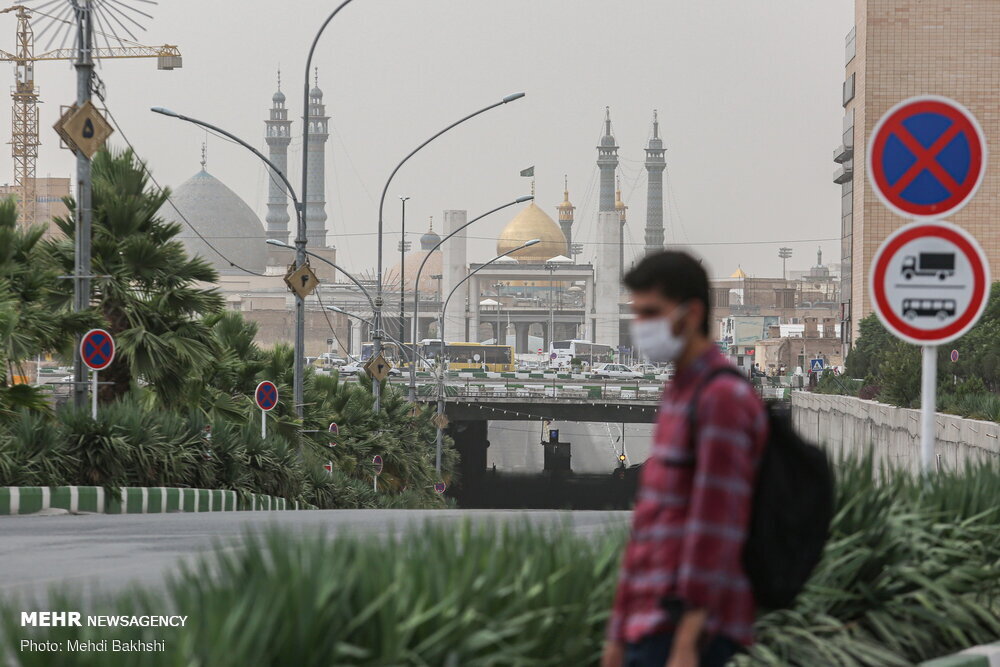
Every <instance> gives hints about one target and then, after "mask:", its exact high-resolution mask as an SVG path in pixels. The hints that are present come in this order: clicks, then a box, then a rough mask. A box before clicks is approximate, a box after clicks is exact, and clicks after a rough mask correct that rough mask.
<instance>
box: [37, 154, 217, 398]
mask: <svg viewBox="0 0 1000 667" xmlns="http://www.w3.org/2000/svg"><path fill="white" fill-rule="evenodd" d="M169 194H170V193H169V191H167V190H157V189H155V188H152V187H150V185H149V179H148V177H147V172H146V167H145V165H144V164H143V163H142V162H140V161H139V160H138V159H137V158H136V157H135V156H134V155H133V154H132V151H131V150H126V151H121V152H109V151H101V152H100V153H98V154H97V155H96V156H95V158H94V163H93V242H92V257H93V272H94V274H96V275H100V276H105V277H102V278H99V279H96V280H95V281H94V292H93V300H94V302H95V305H96V306H97V308H98V310H99V311H100V313H101V315H102V316H103V317H104V319H105V321H106V322H107V328H108V330H109V331H110V332H111V333H112V335H114V337H115V341H116V343H117V346H118V351H117V353H116V356H115V361H114V363H113V364H112V365H111V366H110V367H109V368H108V369H107V370H106V371H103V372H102V373H101V379H102V380H103V381H105V382H109V383H111V384H107V385H104V386H103V387H102V388H101V390H100V397H101V401H102V402H104V403H107V402H110V401H112V400H114V399H116V398H119V397H121V396H123V395H124V394H125V393H126V392H128V391H129V389H130V388H131V387H132V386H134V385H136V384H138V383H139V381H142V382H144V383H146V384H148V385H150V386H151V388H152V389H153V391H154V392H155V393H156V394H157V396H158V398H159V400H160V401H162V403H163V404H164V405H167V406H175V405H180V404H183V403H184V397H183V391H182V388H183V386H184V383H185V379H186V378H188V377H189V376H191V375H199V374H200V373H199V372H198V371H199V369H200V368H201V367H202V366H204V365H205V364H207V363H209V362H210V361H211V359H212V354H213V345H212V341H211V332H210V330H209V328H208V327H207V326H206V325H205V323H204V322H202V321H201V316H204V315H206V314H210V313H214V312H217V311H219V310H221V308H222V306H223V300H222V297H221V295H220V294H219V293H218V292H217V291H216V290H215V289H214V288H210V287H200V286H198V285H197V283H199V282H200V283H212V282H214V281H215V280H216V279H217V278H218V276H217V274H216V272H215V270H214V269H213V268H212V267H211V266H210V265H209V263H208V262H206V261H205V260H203V259H201V258H199V257H194V258H192V257H188V256H187V253H186V252H185V249H184V246H183V245H182V244H181V242H180V241H178V240H177V239H176V238H175V237H176V236H177V234H178V233H179V232H180V229H181V228H180V225H178V224H174V223H168V222H166V221H164V220H163V219H162V218H160V217H159V216H158V215H157V211H159V210H160V207H161V206H163V204H164V203H165V202H166V201H167V199H168V198H169ZM67 204H68V206H69V207H70V211H71V212H72V211H75V208H76V204H75V202H74V201H73V200H67ZM56 224H57V225H58V226H59V228H60V229H61V230H62V231H63V233H64V234H65V235H66V237H67V238H66V239H60V240H58V241H53V242H52V244H51V246H52V248H51V251H52V253H53V255H54V256H56V257H57V258H58V260H59V261H60V263H61V264H62V266H63V269H64V270H66V271H71V269H72V266H73V237H74V233H75V227H74V225H73V223H72V221H71V219H57V220H56Z"/></svg>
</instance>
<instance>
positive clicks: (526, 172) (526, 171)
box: [521, 165, 535, 177]
mask: <svg viewBox="0 0 1000 667" xmlns="http://www.w3.org/2000/svg"><path fill="white" fill-rule="evenodd" d="M521 175H522V176H529V177H531V176H534V175H535V166H534V165H532V166H530V167H528V168H527V169H522V170H521Z"/></svg>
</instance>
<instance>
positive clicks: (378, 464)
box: [372, 454, 382, 475]
mask: <svg viewBox="0 0 1000 667" xmlns="http://www.w3.org/2000/svg"><path fill="white" fill-rule="evenodd" d="M372 465H373V466H375V474H376V475H381V474H382V457H381V456H379V455H378V454H376V455H375V456H374V457H373V458H372Z"/></svg>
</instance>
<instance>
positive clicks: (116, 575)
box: [0, 510, 628, 597]
mask: <svg viewBox="0 0 1000 667" xmlns="http://www.w3.org/2000/svg"><path fill="white" fill-rule="evenodd" d="M462 519H470V520H472V521H476V522H482V521H490V520H493V521H512V520H513V521H516V520H527V521H531V522H533V523H542V524H546V523H549V524H552V525H562V524H563V523H565V522H568V523H569V525H571V526H572V529H573V530H574V531H575V532H577V533H579V534H584V535H586V534H597V533H602V532H604V531H605V530H607V529H609V528H613V527H620V526H622V525H624V524H625V523H626V522H627V520H628V513H627V512H554V511H491V510H482V511H470V510H427V511H421V510H317V511H302V512H292V511H289V512H205V513H200V514H186V513H174V514H145V515H143V514H127V515H103V514H89V515H76V516H71V515H60V516H12V517H8V516H4V517H0V564H2V565H0V596H4V597H7V596H10V595H27V596H35V595H42V594H45V593H46V592H47V591H52V590H66V589H70V588H72V589H78V590H82V591H83V592H84V593H85V594H87V593H95V592H97V591H101V592H113V591H117V590H121V589H123V588H126V587H128V586H129V585H131V584H142V585H151V586H156V585H158V584H160V583H162V582H163V581H164V577H165V575H167V574H168V573H169V572H171V571H172V570H174V569H175V568H176V567H177V566H178V565H179V564H180V563H181V562H183V561H185V560H189V559H193V558H196V557H197V556H198V554H201V553H204V552H205V551H207V550H209V549H211V548H213V547H215V546H219V547H221V548H227V549H234V548H239V541H240V538H241V537H242V536H244V535H246V534H247V533H248V532H249V533H259V532H262V531H264V530H267V529H269V528H271V527H273V526H280V527H282V528H287V529H289V530H292V531H302V532H308V533H315V532H318V531H325V532H326V533H328V534H331V535H335V534H336V533H337V532H338V531H349V532H351V533H353V534H357V533H363V534H374V535H386V534H395V533H397V532H401V531H403V530H406V529H408V528H414V527H419V526H420V525H421V524H422V523H423V522H425V521H432V522H435V523H441V522H443V523H454V522H458V521H460V520H462Z"/></svg>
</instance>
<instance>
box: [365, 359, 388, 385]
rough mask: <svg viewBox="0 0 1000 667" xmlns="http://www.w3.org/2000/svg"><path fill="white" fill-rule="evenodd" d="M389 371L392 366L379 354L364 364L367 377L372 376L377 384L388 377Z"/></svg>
mask: <svg viewBox="0 0 1000 667" xmlns="http://www.w3.org/2000/svg"><path fill="white" fill-rule="evenodd" d="M391 370H392V364H390V363H389V362H388V361H387V360H386V358H385V357H383V356H382V353H381V352H379V353H378V354H376V355H375V356H374V357H372V358H371V359H369V360H368V363H367V364H365V371H367V372H368V375H370V376H372V377H373V378H375V379H376V380H378V381H379V382H381V381H382V380H384V379H386V378H387V377H388V376H389V371H391Z"/></svg>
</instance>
